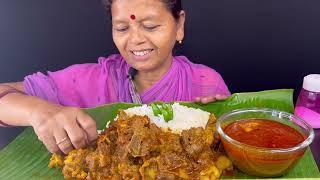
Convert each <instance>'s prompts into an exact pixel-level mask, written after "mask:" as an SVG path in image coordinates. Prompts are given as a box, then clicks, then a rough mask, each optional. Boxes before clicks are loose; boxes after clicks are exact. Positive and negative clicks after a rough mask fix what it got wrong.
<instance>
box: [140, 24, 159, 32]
mask: <svg viewBox="0 0 320 180" xmlns="http://www.w3.org/2000/svg"><path fill="white" fill-rule="evenodd" d="M143 27H144V28H145V29H146V30H149V31H152V30H155V29H156V28H157V27H159V25H156V26H143Z"/></svg>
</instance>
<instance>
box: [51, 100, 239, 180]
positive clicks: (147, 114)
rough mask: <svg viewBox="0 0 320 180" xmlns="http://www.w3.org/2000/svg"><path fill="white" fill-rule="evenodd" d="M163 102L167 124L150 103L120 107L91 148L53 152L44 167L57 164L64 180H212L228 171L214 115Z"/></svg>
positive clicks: (230, 164) (227, 161) (229, 162)
mask: <svg viewBox="0 0 320 180" xmlns="http://www.w3.org/2000/svg"><path fill="white" fill-rule="evenodd" d="M156 106H157V105H156ZM168 106H171V105H165V106H164V107H165V108H166V110H170V109H172V112H173V116H172V118H171V120H170V121H168V122H167V121H166V120H165V119H164V117H162V115H161V114H157V115H155V114H154V113H153V111H152V109H153V108H154V107H153V108H152V107H151V106H147V105H143V106H140V107H134V108H130V109H127V110H120V111H119V113H118V116H117V118H116V119H115V120H114V121H112V122H111V123H110V124H108V127H107V128H106V129H105V130H103V131H102V133H101V134H99V138H98V140H97V142H96V144H95V146H92V147H88V148H86V149H79V150H73V151H71V152H70V153H69V154H68V155H66V156H62V155H58V154H53V155H52V157H51V160H50V163H49V167H51V168H54V167H57V168H61V170H62V173H63V175H64V178H65V179H88V180H89V179H218V178H220V177H221V175H222V174H223V173H228V174H229V173H230V172H232V171H233V165H232V163H231V161H230V160H229V159H228V157H227V156H226V155H225V153H224V152H223V149H222V146H220V142H219V139H218V138H217V136H215V135H216V132H215V122H216V118H215V116H214V115H213V114H210V113H208V112H205V111H202V110H199V109H192V108H188V107H185V106H181V105H179V104H177V103H175V104H173V105H172V107H171V108H170V107H168ZM190 112H192V113H190ZM204 122H205V123H204ZM170 123H171V124H170Z"/></svg>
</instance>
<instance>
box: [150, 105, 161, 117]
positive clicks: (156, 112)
mask: <svg viewBox="0 0 320 180" xmlns="http://www.w3.org/2000/svg"><path fill="white" fill-rule="evenodd" d="M151 108H152V111H153V114H154V115H155V116H158V115H159V114H161V111H160V109H159V107H158V106H157V105H156V104H154V103H152V104H151Z"/></svg>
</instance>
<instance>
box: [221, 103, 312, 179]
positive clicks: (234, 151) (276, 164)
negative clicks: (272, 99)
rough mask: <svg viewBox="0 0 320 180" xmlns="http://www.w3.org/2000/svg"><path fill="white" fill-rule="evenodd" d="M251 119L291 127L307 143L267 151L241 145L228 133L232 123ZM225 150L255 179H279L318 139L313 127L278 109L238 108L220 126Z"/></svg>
mask: <svg viewBox="0 0 320 180" xmlns="http://www.w3.org/2000/svg"><path fill="white" fill-rule="evenodd" d="M248 119H251V120H252V119H265V120H271V121H276V122H279V123H282V124H285V125H288V126H290V127H292V128H294V129H295V130H297V131H298V132H300V133H301V135H302V136H303V137H304V139H305V140H304V141H303V142H301V143H300V144H297V145H296V146H294V147H290V148H264V147H256V146H252V145H247V144H244V143H241V142H239V141H237V140H235V139H232V138H231V137H230V136H228V135H227V134H225V132H224V128H225V127H226V126H227V125H229V124H230V123H233V122H236V121H242V120H248ZM216 127H217V131H218V133H219V135H220V138H221V141H222V144H223V147H224V149H225V151H226V153H227V155H228V156H229V158H230V159H231V161H232V162H233V164H234V165H235V166H236V167H237V168H238V169H240V170H241V171H243V172H245V173H247V174H249V175H254V176H260V177H276V176H281V175H283V174H285V173H287V172H288V171H289V170H290V169H292V168H293V167H294V166H295V165H296V163H297V162H298V161H299V159H300V158H301V157H302V156H303V155H304V153H305V151H306V149H307V147H308V146H309V145H310V143H311V142H312V141H313V139H314V131H313V129H312V127H311V126H310V125H309V124H307V123H306V122H305V121H303V120H302V119H301V118H299V117H297V116H295V115H293V114H290V113H287V112H283V111H278V110H274V109H256V108H253V109H238V110H234V111H231V112H228V113H226V114H223V115H222V116H221V117H219V118H218V120H217V123H216Z"/></svg>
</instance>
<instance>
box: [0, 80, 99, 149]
mask: <svg viewBox="0 0 320 180" xmlns="http://www.w3.org/2000/svg"><path fill="white" fill-rule="evenodd" d="M10 89H15V90H17V91H21V92H24V88H23V83H22V82H17V83H5V84H0V94H1V93H3V92H5V91H7V90H10ZM0 120H1V121H3V123H5V124H9V125H13V126H32V127H33V128H34V131H35V133H36V134H37V135H38V138H39V139H40V140H41V141H42V142H43V143H44V144H45V145H46V147H47V149H48V150H49V151H50V152H57V151H60V150H61V151H62V152H64V153H68V152H69V151H70V150H72V149H73V148H82V147H84V146H86V145H87V144H88V143H89V142H91V141H93V140H95V139H96V138H97V133H96V124H95V122H94V121H93V120H92V119H91V117H90V116H88V115H87V114H85V113H84V112H82V111H81V110H80V109H79V108H73V107H64V106H61V105H58V104H54V103H50V102H47V101H45V100H42V99H40V98H38V97H34V96H28V95H26V94H24V93H18V92H13V93H8V94H6V95H5V96H3V97H1V98H0Z"/></svg>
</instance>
